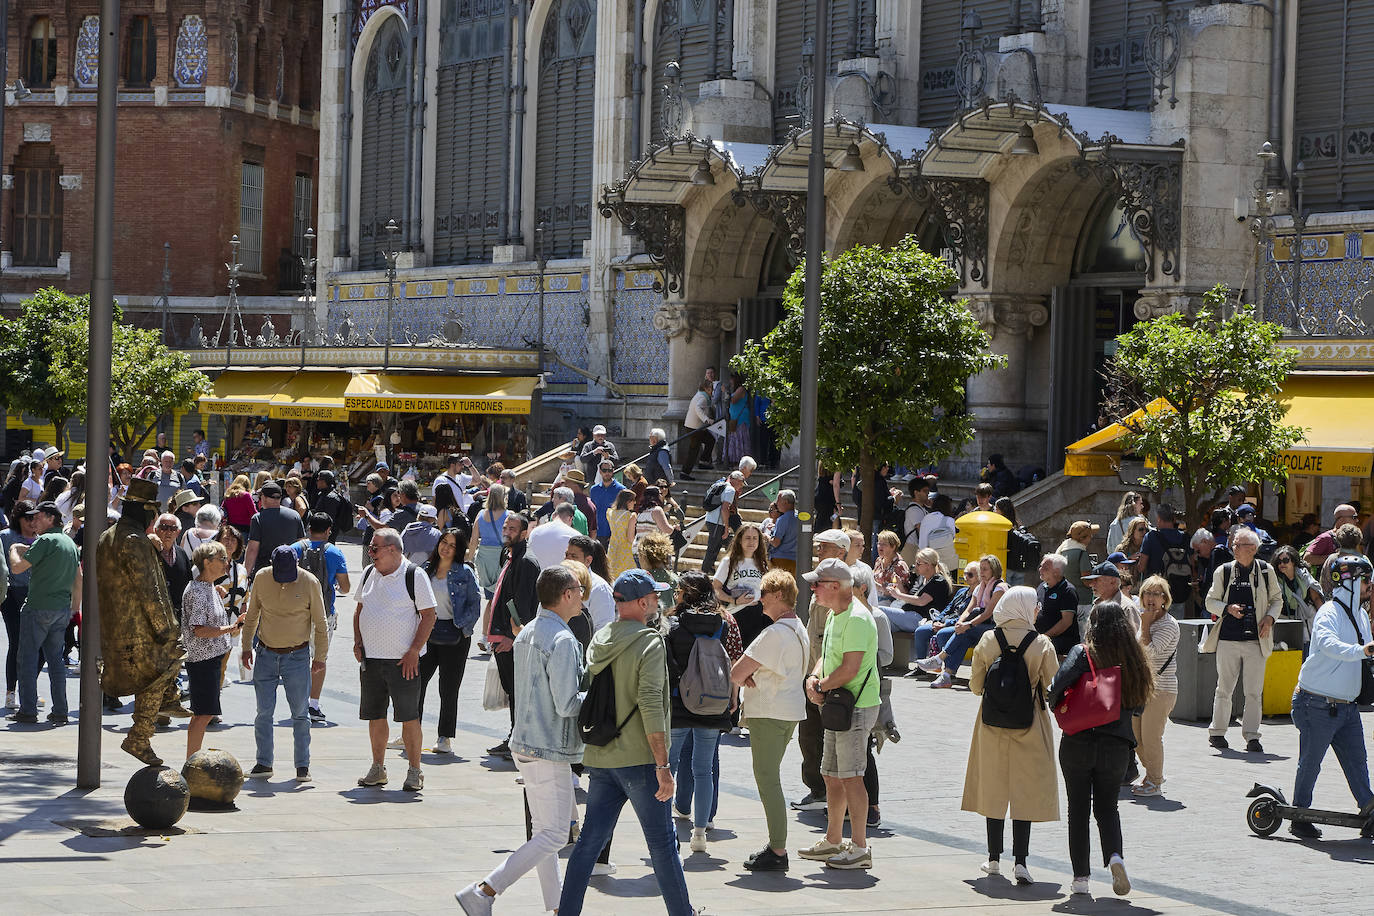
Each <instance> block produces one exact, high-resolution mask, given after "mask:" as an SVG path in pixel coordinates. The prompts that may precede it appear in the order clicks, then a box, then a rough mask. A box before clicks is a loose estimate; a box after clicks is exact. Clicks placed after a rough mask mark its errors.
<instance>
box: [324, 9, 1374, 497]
mask: <svg viewBox="0 0 1374 916" xmlns="http://www.w3.org/2000/svg"><path fill="white" fill-rule="evenodd" d="M830 9H831V13H830V17H829V21H828V24H827V28H826V29H825V34H824V36H823V37H824V40H825V43H826V46H827V53H826V57H825V59H826V61H827V65H826V68H825V72H824V73H819V74H818V73H815V72H813V68H812V64H811V51H812V49H813V48H814V44H813V42H814V41H815V40H816V39H817V37H818V30H817V26H816V23H815V22H814V21H813V19H812V4H810V3H806V2H801V0H609V2H601V3H593V2H591V0H532V2H526V0H517V2H513V3H508V2H505V0H444V2H437V0H436V2H424V0H326V2H325V22H326V26H325V36H324V41H325V46H324V53H323V88H322V91H321V132H322V137H321V163H320V188H319V200H320V214H319V223H320V245H321V249H320V250H321V257H322V263H323V264H325V265H327V268H328V271H329V273H328V277H329V279H328V283H327V288H326V294H325V295H324V296H323V297H322V301H321V303H320V306H319V317H320V320H321V321H324V322H327V323H328V325H329V326H330V327H331V328H332V327H335V326H337V325H338V324H339V323H340V322H341V321H343V320H345V319H347V320H350V321H352V322H354V323H356V324H358V325H359V326H361V327H364V328H372V329H375V334H376V335H377V337H378V339H382V338H383V337H386V336H390V337H392V338H394V339H401V338H402V337H404V335H405V334H407V333H409V334H414V335H418V336H419V337H420V338H424V337H425V336H426V335H427V334H430V333H433V328H434V327H435V326H436V325H437V324H438V323H440V322H443V321H445V320H448V319H450V318H452V317H454V316H456V317H458V319H459V320H461V321H462V322H463V323H464V324H465V325H466V326H467V327H468V329H469V332H470V333H471V335H472V336H473V339H474V340H476V341H478V342H481V343H484V344H490V345H510V344H515V343H517V342H520V341H523V342H524V343H525V344H526V345H528V344H529V343H531V342H534V341H536V340H537V339H543V340H545V341H546V343H547V344H548V345H549V347H550V349H551V352H552V353H553V355H555V356H556V357H557V360H556V364H555V365H553V366H551V367H550V368H551V369H552V375H551V377H550V378H551V382H552V384H551V385H550V388H549V390H548V391H547V392H546V396H545V401H544V403H545V407H546V414H545V421H544V430H543V432H545V433H546V434H547V435H548V436H549V441H552V440H553V437H554V436H555V434H562V433H564V432H567V431H569V430H568V426H569V425H570V424H572V423H575V422H580V421H582V420H583V419H593V418H600V417H602V416H605V417H615V416H620V415H622V412H623V415H624V416H625V417H626V418H627V423H626V427H627V428H626V429H625V430H624V431H623V432H625V433H628V434H634V435H638V434H639V433H642V432H643V431H644V429H646V428H647V425H649V424H655V425H657V424H659V423H662V422H663V421H664V420H667V421H670V422H671V421H673V420H675V419H676V418H679V417H681V416H682V414H683V412H684V409H685V406H686V401H687V399H688V398H689V397H690V395H691V394H692V392H693V390H694V388H695V385H696V382H697V380H698V379H699V378H700V377H701V374H702V371H703V370H704V368H705V367H706V366H708V365H719V364H721V363H723V362H724V361H725V360H727V359H728V357H729V356H730V355H732V354H733V353H735V352H738V350H739V349H740V347H741V344H742V342H743V341H744V340H747V339H749V338H757V337H759V336H761V335H762V334H763V333H766V331H767V330H768V328H769V327H771V326H772V324H773V323H775V322H776V320H777V316H778V313H779V308H780V295H781V287H782V284H783V282H784V281H785V279H786V277H787V276H788V274H789V273H790V272H791V270H792V268H793V267H794V266H795V265H796V263H797V262H798V258H799V255H800V253H801V251H802V250H803V246H804V232H805V227H804V192H805V188H806V159H807V155H808V152H809V149H810V146H811V143H812V142H813V137H814V138H815V139H817V140H819V141H820V142H822V143H823V144H824V148H825V151H826V156H827V160H828V163H829V165H830V166H831V168H829V169H828V170H827V177H826V198H827V200H826V210H827V213H826V227H827V228H826V238H825V246H826V248H827V249H828V250H831V251H835V250H843V249H845V248H847V247H850V246H852V245H856V244H875V243H876V244H890V243H892V242H893V241H895V240H896V239H898V238H901V237H902V236H904V235H907V234H910V233H915V234H916V235H917V237H918V239H919V240H920V241H921V243H922V244H923V245H925V246H926V247H927V248H928V249H929V250H931V251H932V252H935V253H940V254H943V255H944V256H945V257H947V258H948V259H949V260H950V262H951V263H952V264H953V265H954V266H955V268H956V270H957V272H958V275H959V278H960V279H959V287H958V290H957V294H958V295H959V296H962V297H967V299H968V301H969V305H970V308H971V309H972V310H973V312H974V313H975V315H976V316H977V317H978V320H979V321H980V323H981V324H982V325H983V326H984V327H985V328H986V329H987V330H988V331H989V332H990V333H991V334H992V341H993V344H992V345H993V348H994V350H996V351H997V352H999V353H1001V354H1003V355H1005V356H1006V357H1007V359H1008V364H1007V367H1006V368H1005V369H1004V370H1001V371H998V372H993V373H988V374H985V375H983V376H979V377H977V378H975V379H973V380H971V382H970V384H969V388H968V406H969V409H970V411H971V412H972V413H974V414H975V415H976V416H977V418H978V429H979V432H978V438H977V440H976V441H975V443H974V444H973V445H971V446H970V447H969V448H968V449H966V450H965V452H964V453H963V454H962V455H961V456H957V457H956V458H955V459H954V460H952V461H951V462H949V466H948V468H947V469H946V471H947V473H948V474H950V475H952V476H954V477H956V478H959V477H963V478H966V479H967V478H969V477H972V476H973V473H974V471H975V469H976V467H977V466H978V465H979V464H981V463H982V461H983V459H984V458H985V457H986V455H987V454H989V453H992V452H1000V453H1002V454H1003V455H1005V456H1006V458H1007V461H1008V463H1009V464H1011V465H1012V466H1013V467H1022V466H1040V467H1045V468H1046V469H1048V470H1049V471H1050V472H1054V471H1056V470H1058V469H1060V468H1062V467H1063V465H1064V448H1065V446H1066V445H1068V444H1070V443H1072V442H1074V441H1075V440H1077V439H1078V438H1079V437H1080V436H1081V435H1082V434H1083V433H1084V432H1085V431H1086V430H1088V429H1090V428H1092V427H1093V426H1094V425H1097V424H1098V423H1099V420H1100V419H1101V418H1100V417H1099V412H1100V402H1101V384H1102V383H1101V379H1100V377H1099V374H1098V372H1099V370H1100V369H1101V367H1102V365H1103V363H1104V361H1105V359H1106V357H1107V356H1108V355H1109V353H1110V351H1111V348H1112V341H1113V338H1114V337H1115V336H1116V335H1117V334H1119V333H1120V332H1121V331H1123V330H1125V329H1126V328H1128V327H1129V326H1131V325H1132V324H1134V323H1135V322H1136V321H1139V320H1141V319H1145V318H1149V317H1152V316H1156V315H1160V314H1163V313H1164V312H1166V311H1168V310H1170V309H1175V308H1180V307H1188V306H1190V305H1192V304H1195V303H1196V302H1198V301H1199V299H1200V297H1201V295H1202V293H1203V292H1204V291H1206V290H1207V289H1209V288H1210V287H1212V286H1213V285H1215V284H1217V283H1225V284H1227V285H1228V286H1231V287H1233V288H1237V289H1240V290H1242V291H1243V294H1244V295H1246V296H1248V297H1251V298H1259V299H1260V300H1261V301H1262V303H1263V305H1264V307H1265V308H1266V310H1267V313H1268V314H1269V315H1270V316H1272V317H1273V318H1274V319H1275V320H1279V321H1282V322H1284V323H1285V324H1286V326H1288V327H1289V328H1291V330H1292V332H1293V334H1294V336H1295V339H1296V338H1298V337H1302V338H1304V339H1305V340H1307V343H1306V344H1305V346H1308V348H1309V349H1310V350H1311V353H1310V354H1309V356H1310V357H1311V358H1314V359H1315V358H1316V355H1315V354H1317V352H1318V350H1320V349H1321V347H1322V346H1323V345H1322V344H1321V343H1320V342H1315V341H1313V340H1312V338H1314V337H1318V336H1321V335H1331V334H1343V335H1345V336H1359V335H1360V334H1366V332H1364V331H1363V325H1362V324H1358V325H1357V324H1355V323H1354V321H1353V318H1354V317H1355V316H1354V312H1355V311H1356V309H1355V307H1354V302H1355V300H1356V298H1357V297H1362V296H1363V295H1364V292H1363V291H1364V290H1365V289H1367V288H1368V284H1369V283H1370V276H1371V273H1374V270H1372V269H1371V267H1370V265H1369V262H1368V261H1367V257H1374V242H1367V241H1366V239H1374V234H1369V233H1367V232H1366V231H1365V227H1366V225H1369V228H1371V229H1374V215H1371V214H1370V213H1368V212H1364V211H1362V210H1361V208H1363V207H1367V206H1370V204H1371V201H1370V200H1367V199H1366V198H1370V197H1374V153H1370V152H1368V150H1369V149H1371V147H1370V146H1369V144H1368V142H1366V141H1367V140H1368V134H1369V132H1370V129H1371V128H1370V125H1369V124H1365V121H1366V120H1368V119H1367V118H1366V117H1365V115H1364V114H1363V113H1362V112H1363V108H1362V107H1361V106H1362V105H1364V102H1362V101H1361V99H1362V98H1363V97H1362V96H1361V95H1360V92H1359V88H1358V87H1359V86H1360V85H1361V84H1360V83H1359V79H1360V72H1361V68H1363V67H1367V66H1371V65H1370V64H1369V63H1367V61H1366V60H1365V58H1366V57H1367V55H1363V54H1361V53H1360V48H1361V47H1363V45H1361V44H1360V42H1362V41H1363V42H1366V43H1368V42H1369V41H1371V40H1374V17H1370V16H1369V15H1367V14H1363V13H1358V12H1356V11H1355V9H1356V7H1355V5H1353V4H1349V3H1345V2H1343V0H1289V2H1286V3H1285V2H1283V0H1275V2H1273V3H1271V4H1268V5H1259V4H1251V3H1232V2H1208V0H1163V2H1161V0H1094V2H1091V3H1090V2H1088V0H1019V2H1010V3H1008V2H1001V0H998V2H992V0H919V2H917V0H910V2H909V0H901V2H898V0H833V2H832V3H831V7H830ZM816 91H823V92H824V93H825V94H826V101H825V109H826V110H827V111H829V112H831V113H832V115H831V117H829V118H827V120H826V122H825V123H824V124H822V125H812V124H810V123H809V112H810V99H811V98H812V93H814V92H816ZM1370 124H1374V122H1370ZM1266 141H1269V142H1270V143H1271V147H1270V149H1272V151H1273V154H1274V155H1273V156H1265V157H1262V156H1260V155H1259V153H1260V152H1261V148H1262V145H1263V144H1264V143H1265V142H1266ZM1299 162H1302V163H1303V164H1304V170H1303V171H1305V173H1306V178H1305V182H1306V186H1305V190H1306V198H1305V206H1306V211H1314V210H1315V211H1320V212H1307V213H1306V218H1305V219H1302V218H1300V219H1299V220H1298V223H1299V224H1300V225H1297V226H1295V224H1294V221H1293V219H1292V216H1291V212H1292V210H1293V209H1294V208H1295V207H1296V205H1297V201H1296V196H1297V195H1296V194H1295V193H1294V191H1295V188H1296V181H1297V179H1296V177H1295V176H1296V175H1297V174H1299V170H1297V169H1296V168H1295V166H1296V164H1297V163H1299ZM1366 173H1367V174H1366ZM393 220H394V222H395V224H396V225H395V229H394V230H393V231H392V232H390V233H388V232H387V230H386V227H387V224H388V223H390V222H391V221H393ZM1318 228H1320V230H1321V231H1320V233H1318V232H1317V230H1318ZM1300 231H1301V232H1305V235H1304V238H1303V241H1302V243H1301V244H1297V245H1295V244H1293V243H1292V238H1293V236H1295V235H1296V234H1300ZM1295 252H1296V254H1295ZM388 254H391V255H394V257H393V258H392V260H391V261H390V262H389V261H388V258H387V255H388ZM540 254H542V255H543V256H544V258H546V259H547V265H546V267H545V268H543V269H542V271H541V268H540V265H539V262H538V257H539V255H540ZM1304 255H1306V260H1305V261H1304V260H1303V257H1304ZM1276 257H1277V260H1276ZM393 262H394V264H395V265H396V267H397V270H398V274H399V282H398V283H397V284H396V285H395V286H391V285H388V284H386V283H385V273H384V269H385V267H386V266H387V265H388V263H393ZM1294 276H1298V277H1303V278H1309V277H1310V279H1307V280H1306V282H1304V281H1303V280H1299V281H1298V283H1297V285H1298V286H1300V288H1301V289H1300V292H1299V296H1298V297H1297V298H1296V300H1294V297H1292V296H1290V295H1289V294H1288V293H1287V292H1285V290H1290V289H1291V287H1292V286H1293V285H1294V284H1293V283H1292V278H1293V277H1294ZM541 277H542V279H541ZM393 290H394V295H395V299H394V300H393V301H392V303H391V304H392V306H393V309H392V312H393V314H394V315H395V316H397V317H394V318H393V323H392V326H391V327H390V328H388V327H385V326H383V325H384V321H385V319H384V317H383V316H384V313H385V312H386V308H385V306H386V305H387V301H386V300H387V299H388V298H389V297H391V296H392V295H393ZM1285 296H1287V297H1288V298H1285ZM1342 297H1344V298H1342ZM1293 301H1297V302H1298V303H1300V305H1299V306H1298V307H1294V305H1293V304H1292V303H1293ZM1363 301H1364V300H1363V298H1359V302H1360V303H1363ZM540 303H542V308H541V307H540ZM1341 314H1344V315H1345V318H1344V319H1342V318H1341ZM540 315H542V316H543V325H542V328H541V327H540V324H539V321H540V319H539V317H538V316H540ZM1362 346H1363V347H1364V349H1363V350H1361V351H1360V352H1362V353H1364V354H1365V357H1364V358H1366V359H1368V360H1374V344H1369V345H1362ZM1305 358H1307V357H1305ZM1331 358H1333V359H1339V358H1340V357H1331ZM821 396H822V397H824V396H825V393H824V392H821ZM608 425H611V424H609V423H608Z"/></svg>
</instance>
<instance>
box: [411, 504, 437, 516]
mask: <svg viewBox="0 0 1374 916" xmlns="http://www.w3.org/2000/svg"><path fill="white" fill-rule="evenodd" d="M416 515H417V516H418V517H419V518H438V517H439V510H438V509H436V508H434V507H433V506H431V505H430V504H429V503H421V504H420V508H419V509H418V510H417V511H416Z"/></svg>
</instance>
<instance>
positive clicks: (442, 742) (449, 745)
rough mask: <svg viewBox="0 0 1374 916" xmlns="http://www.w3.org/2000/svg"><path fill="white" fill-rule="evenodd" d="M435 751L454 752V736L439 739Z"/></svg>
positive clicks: (440, 752) (441, 752)
mask: <svg viewBox="0 0 1374 916" xmlns="http://www.w3.org/2000/svg"><path fill="white" fill-rule="evenodd" d="M434 753H436V754H452V753H453V739H452V738H440V739H439V741H438V743H437V744H435V745H434ZM482 896H483V897H485V896H486V894H483V895H482Z"/></svg>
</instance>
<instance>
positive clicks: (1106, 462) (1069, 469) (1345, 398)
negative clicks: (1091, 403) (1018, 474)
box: [1064, 372, 1374, 477]
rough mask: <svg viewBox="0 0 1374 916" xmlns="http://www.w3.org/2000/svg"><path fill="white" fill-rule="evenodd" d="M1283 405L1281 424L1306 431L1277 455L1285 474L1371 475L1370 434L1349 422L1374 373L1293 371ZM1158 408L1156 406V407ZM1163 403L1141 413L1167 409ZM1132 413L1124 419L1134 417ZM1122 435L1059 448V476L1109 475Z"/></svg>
mask: <svg viewBox="0 0 1374 916" xmlns="http://www.w3.org/2000/svg"><path fill="white" fill-rule="evenodd" d="M1280 397H1281V398H1282V400H1283V403H1284V404H1286V405H1287V407H1288V412H1287V415H1286V417H1285V422H1287V423H1291V424H1293V425H1295V426H1301V427H1303V428H1304V429H1305V430H1306V441H1305V442H1302V443H1299V444H1298V445H1295V446H1293V447H1292V448H1290V449H1288V450H1286V451H1285V452H1283V453H1282V456H1281V457H1282V460H1283V463H1284V464H1285V465H1287V467H1288V473H1290V474H1304V475H1308V476H1313V477H1368V476H1370V474H1371V473H1374V430H1371V429H1370V428H1369V427H1368V426H1367V425H1365V424H1363V423H1360V422H1357V421H1356V420H1355V418H1357V417H1362V416H1367V415H1368V412H1369V410H1370V408H1371V407H1374V373H1354V372H1351V373H1295V374H1293V375H1290V376H1289V377H1288V379H1287V381H1285V382H1284V385H1283V392H1282V394H1281V395H1280ZM1156 405H1158V406H1156ZM1167 409H1169V406H1168V404H1167V403H1165V402H1164V401H1163V399H1160V400H1157V401H1153V402H1151V403H1150V404H1149V405H1148V406H1147V407H1146V408H1145V410H1147V411H1149V412H1150V413H1155V412H1156V411H1157V410H1167ZM1141 415H1142V412H1141V411H1136V412H1135V413H1134V414H1132V415H1131V416H1130V417H1128V418H1127V421H1125V422H1129V421H1130V420H1133V419H1139V418H1140V416H1141ZM1125 435H1126V427H1125V426H1124V425H1122V423H1113V424H1112V425H1111V426H1108V427H1105V428H1103V429H1101V430H1098V431H1097V432H1095V433H1093V434H1092V435H1090V436H1085V437H1084V438H1082V439H1080V440H1078V441H1077V442H1075V443H1073V444H1072V445H1070V446H1068V448H1066V449H1065V452H1066V454H1065V464H1064V473H1065V474H1066V475H1067V476H1070V477H1109V476H1112V475H1113V474H1115V473H1116V471H1115V466H1116V464H1117V463H1119V462H1118V461H1116V460H1115V459H1119V457H1120V452H1121V441H1120V440H1121V439H1122V438H1124V437H1125Z"/></svg>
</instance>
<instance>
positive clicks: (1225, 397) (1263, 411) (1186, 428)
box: [1107, 286, 1303, 529]
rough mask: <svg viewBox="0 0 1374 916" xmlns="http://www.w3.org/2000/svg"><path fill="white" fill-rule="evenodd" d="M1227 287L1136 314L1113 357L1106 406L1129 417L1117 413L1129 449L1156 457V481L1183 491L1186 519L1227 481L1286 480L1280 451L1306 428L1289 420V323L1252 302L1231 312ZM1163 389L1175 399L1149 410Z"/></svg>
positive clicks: (1151, 479) (1193, 519)
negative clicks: (1193, 302) (1268, 317)
mask: <svg viewBox="0 0 1374 916" xmlns="http://www.w3.org/2000/svg"><path fill="white" fill-rule="evenodd" d="M1226 297H1227V290H1226V289H1225V288H1224V287H1221V286H1217V287H1215V288H1213V289H1212V290H1210V291H1209V292H1207V293H1206V294H1205V295H1204V296H1203V304H1202V306H1201V308H1199V309H1198V310H1197V311H1195V312H1191V313H1189V312H1181V311H1180V312H1171V313H1169V314H1167V315H1163V316H1161V317H1159V318H1155V319H1153V320H1150V321H1143V322H1141V323H1140V324H1137V325H1136V326H1135V327H1134V328H1132V329H1131V330H1129V331H1127V332H1126V333H1125V334H1122V335H1121V336H1120V337H1118V338H1117V339H1116V344H1117V346H1116V353H1115V354H1114V355H1113V356H1112V357H1111V359H1110V360H1109V362H1108V365H1107V382H1108V390H1109V391H1110V392H1112V394H1111V398H1110V404H1109V406H1110V407H1111V409H1112V410H1113V411H1114V413H1115V415H1116V416H1120V417H1123V418H1126V419H1123V420H1121V421H1118V422H1120V423H1121V424H1122V425H1123V426H1124V427H1125V428H1126V429H1127V430H1128V434H1127V436H1126V442H1125V443H1124V445H1125V447H1126V449H1127V451H1132V452H1135V453H1136V454H1139V455H1145V456H1149V457H1150V458H1152V459H1154V461H1155V462H1156V467H1155V468H1154V469H1153V470H1152V471H1150V473H1149V475H1148V476H1147V478H1146V482H1147V483H1148V484H1149V485H1150V486H1151V487H1152V488H1154V489H1155V490H1157V491H1158V490H1164V489H1168V488H1173V487H1176V488H1178V489H1179V490H1181V491H1182V492H1183V501H1184V510H1185V511H1186V512H1187V515H1188V525H1189V528H1190V529H1193V528H1196V527H1198V526H1199V525H1200V524H1203V523H1204V521H1205V519H1206V513H1207V510H1208V509H1209V508H1210V507H1211V506H1213V505H1215V504H1216V503H1217V501H1218V500H1219V499H1220V497H1221V494H1222V491H1223V490H1224V489H1225V488H1226V487H1227V486H1228V485H1230V484H1233V483H1237V482H1245V481H1272V482H1274V483H1276V484H1279V485H1281V484H1282V482H1283V481H1284V480H1285V479H1286V477H1287V469H1286V468H1285V467H1284V464H1283V462H1282V461H1281V460H1280V456H1281V453H1282V452H1283V451H1284V450H1285V449H1288V448H1290V447H1292V446H1293V445H1294V444H1295V443H1296V442H1298V441H1300V440H1301V439H1302V438H1303V430H1302V429H1301V428H1300V427H1297V426H1291V425H1287V424H1285V423H1284V416H1285V414H1286V412H1287V408H1286V407H1285V406H1284V405H1283V403H1282V401H1281V392H1282V389H1283V384H1284V381H1285V380H1286V379H1287V377H1288V373H1289V372H1290V371H1291V370H1292V368H1293V365H1294V363H1295V362H1296V360H1297V355H1298V354H1297V351H1296V350H1294V349H1292V348H1291V347H1283V346H1280V345H1279V340H1280V338H1281V337H1282V336H1283V329H1282V328H1280V327H1279V326H1278V325H1276V324H1272V323H1270V322H1266V321H1261V320H1259V319H1258V318H1256V317H1255V310H1254V306H1239V307H1237V308H1235V309H1234V311H1232V312H1231V313H1230V314H1229V315H1228V314H1226V309H1227V302H1226ZM1159 398H1162V399H1164V401H1166V402H1167V403H1168V406H1169V408H1170V409H1168V410H1158V411H1153V412H1151V411H1146V410H1144V408H1145V407H1146V406H1147V405H1149V404H1150V403H1152V402H1153V401H1155V400H1156V399H1159ZM1136 411H1140V413H1139V414H1138V415H1136V414H1135V412H1136ZM1133 415H1134V416H1133Z"/></svg>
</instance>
